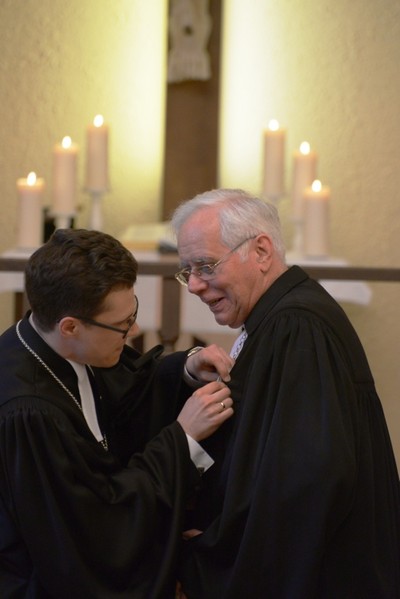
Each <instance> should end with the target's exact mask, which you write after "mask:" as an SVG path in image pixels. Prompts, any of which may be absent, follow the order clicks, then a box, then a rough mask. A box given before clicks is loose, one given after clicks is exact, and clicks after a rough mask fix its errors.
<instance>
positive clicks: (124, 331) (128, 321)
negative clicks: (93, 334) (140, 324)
mask: <svg viewBox="0 0 400 599" xmlns="http://www.w3.org/2000/svg"><path fill="white" fill-rule="evenodd" d="M135 300H136V310H135V312H134V313H133V314H132V316H130V317H129V318H127V319H126V324H127V329H119V328H118V327H113V326H112V325H110V324H104V323H103V322H98V321H97V320H93V318H86V316H74V318H78V320H82V321H83V322H87V324H92V325H93V326H95V327H100V328H102V329H108V330H109V331H115V332H116V333H121V334H122V339H126V337H127V336H128V333H129V331H130V330H131V328H132V327H133V325H134V324H135V322H136V319H137V315H138V311H139V300H138V298H137V297H136V295H135Z"/></svg>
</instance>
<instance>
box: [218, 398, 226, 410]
mask: <svg viewBox="0 0 400 599" xmlns="http://www.w3.org/2000/svg"><path fill="white" fill-rule="evenodd" d="M219 403H220V404H221V408H222V410H221V412H223V411H224V410H225V408H226V405H225V404H224V402H223V401H220V402H219Z"/></svg>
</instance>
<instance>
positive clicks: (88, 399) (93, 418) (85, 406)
mask: <svg viewBox="0 0 400 599" xmlns="http://www.w3.org/2000/svg"><path fill="white" fill-rule="evenodd" d="M67 362H69V363H70V364H71V366H72V368H73V369H74V370H75V372H76V375H77V377H78V387H79V395H80V396H81V403H82V412H83V415H84V417H85V420H86V422H87V425H88V427H89V428H90V430H91V431H92V433H93V435H94V436H95V438H96V439H97V441H102V439H103V435H102V433H101V430H100V427H99V422H98V420H97V413H96V405H95V402H94V397H93V390H92V386H91V384H90V380H89V376H88V373H87V370H86V366H85V365H84V364H78V362H73V361H72V360H67ZM88 368H90V366H89V367H88Z"/></svg>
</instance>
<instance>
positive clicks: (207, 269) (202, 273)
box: [175, 235, 257, 287]
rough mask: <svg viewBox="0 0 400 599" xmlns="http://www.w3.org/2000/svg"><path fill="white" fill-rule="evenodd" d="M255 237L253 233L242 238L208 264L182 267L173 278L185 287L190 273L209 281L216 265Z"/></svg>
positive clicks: (213, 274)
mask: <svg viewBox="0 0 400 599" xmlns="http://www.w3.org/2000/svg"><path fill="white" fill-rule="evenodd" d="M255 237H257V235H253V236H252V237H246V239H243V241H241V242H240V243H238V244H237V245H235V247H234V248H232V249H231V250H229V252H227V253H226V254H224V255H223V256H222V258H220V259H219V260H217V262H212V263H210V264H199V266H192V267H186V268H182V270H180V271H179V272H177V273H176V274H175V279H176V280H177V281H179V283H180V284H181V285H185V287H187V285H188V284H189V277H190V275H196V277H199V279H202V280H203V281H209V280H210V279H212V278H213V277H214V276H215V269H216V268H217V266H219V265H220V264H221V262H223V261H224V260H226V259H227V258H228V257H229V256H230V255H231V254H233V253H234V252H236V250H238V249H239V248H240V247H241V246H242V245H243V244H244V243H246V241H250V239H255Z"/></svg>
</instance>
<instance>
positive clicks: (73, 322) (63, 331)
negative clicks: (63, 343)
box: [58, 316, 80, 337]
mask: <svg viewBox="0 0 400 599" xmlns="http://www.w3.org/2000/svg"><path fill="white" fill-rule="evenodd" d="M79 327H80V322H79V320H78V319H77V318H73V317H72V316H64V318H62V319H61V320H60V322H59V323H58V330H59V331H60V335H61V336H62V337H74V336H75V335H76V334H77V333H78V332H79Z"/></svg>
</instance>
